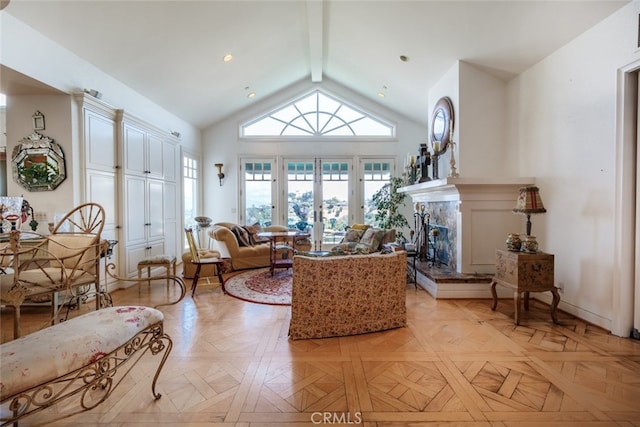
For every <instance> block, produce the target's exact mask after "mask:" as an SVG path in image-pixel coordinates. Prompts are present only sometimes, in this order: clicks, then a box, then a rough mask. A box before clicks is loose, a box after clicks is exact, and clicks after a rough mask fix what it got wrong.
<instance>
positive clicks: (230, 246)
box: [209, 225, 240, 258]
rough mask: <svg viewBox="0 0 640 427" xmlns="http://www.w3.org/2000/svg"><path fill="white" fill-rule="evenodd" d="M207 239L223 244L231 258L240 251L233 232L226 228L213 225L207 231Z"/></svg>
mask: <svg viewBox="0 0 640 427" xmlns="http://www.w3.org/2000/svg"><path fill="white" fill-rule="evenodd" d="M209 237H211V238H212V239H214V240H216V241H218V242H220V243H222V244H224V246H225V247H226V249H227V251H228V252H229V256H230V257H231V258H233V257H234V256H237V255H238V252H239V251H240V244H239V243H238V239H237V238H236V236H235V234H233V232H232V231H231V230H230V229H228V228H227V227H225V226H222V225H214V226H213V228H212V229H211V230H210V231H209Z"/></svg>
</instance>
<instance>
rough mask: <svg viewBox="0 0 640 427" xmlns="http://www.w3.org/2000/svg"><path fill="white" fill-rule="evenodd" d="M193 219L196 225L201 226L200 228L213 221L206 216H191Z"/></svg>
mask: <svg viewBox="0 0 640 427" xmlns="http://www.w3.org/2000/svg"><path fill="white" fill-rule="evenodd" d="M193 220H194V221H195V222H196V223H197V224H198V227H202V228H206V227H208V226H210V225H211V222H212V221H213V220H212V219H211V218H209V217H208V216H197V217H195V218H193Z"/></svg>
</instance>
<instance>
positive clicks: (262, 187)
mask: <svg viewBox="0 0 640 427" xmlns="http://www.w3.org/2000/svg"><path fill="white" fill-rule="evenodd" d="M244 170H245V174H244V179H245V222H246V223H247V224H250V225H253V224H256V223H259V224H260V225H261V226H263V227H268V226H270V225H272V223H273V218H272V208H271V206H272V201H271V182H272V175H271V163H258V162H246V163H245V164H244Z"/></svg>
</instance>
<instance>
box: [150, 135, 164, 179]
mask: <svg viewBox="0 0 640 427" xmlns="http://www.w3.org/2000/svg"><path fill="white" fill-rule="evenodd" d="M162 145H163V144H162V139H161V138H158V137H157V136H155V135H152V134H148V135H147V150H146V155H147V171H148V175H149V177H151V178H162V177H163V175H164V162H163V155H164V152H163V147H162Z"/></svg>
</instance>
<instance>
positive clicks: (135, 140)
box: [122, 124, 147, 176]
mask: <svg viewBox="0 0 640 427" xmlns="http://www.w3.org/2000/svg"><path fill="white" fill-rule="evenodd" d="M123 138H124V147H123V157H124V158H123V159H122V160H123V162H124V173H127V174H136V175H140V176H145V175H146V174H145V171H146V170H147V169H146V167H145V159H146V156H145V147H146V145H145V133H144V132H143V131H142V130H140V129H138V128H135V127H133V126H131V125H128V124H125V125H124V129H123Z"/></svg>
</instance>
